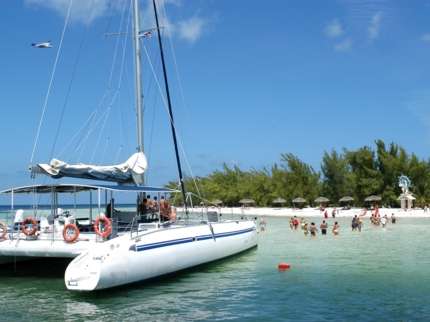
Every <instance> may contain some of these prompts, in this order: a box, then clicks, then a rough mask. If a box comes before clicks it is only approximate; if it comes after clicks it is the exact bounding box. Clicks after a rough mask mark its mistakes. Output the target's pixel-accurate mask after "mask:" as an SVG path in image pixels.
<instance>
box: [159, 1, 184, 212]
mask: <svg viewBox="0 0 430 322" xmlns="http://www.w3.org/2000/svg"><path fill="white" fill-rule="evenodd" d="M152 3H153V4H154V14H155V22H156V23H157V32H158V43H159V46H160V54H161V63H162V65H163V74H164V83H165V85H166V95H167V103H168V106H169V117H170V125H171V128H172V136H173V144H174V146H175V155H176V163H177V165H178V171H179V182H180V184H181V191H182V197H183V198H184V208H185V210H187V199H186V196H185V187H184V178H183V175H182V169H181V161H180V159H179V152H178V143H177V140H176V132H175V123H174V121H173V113H172V104H171V101H170V92H169V83H168V81H167V73H166V64H165V62H164V53H163V44H162V42H161V35H160V26H159V25H158V15H157V7H156V5H155V0H152Z"/></svg>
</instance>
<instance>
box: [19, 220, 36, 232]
mask: <svg viewBox="0 0 430 322" xmlns="http://www.w3.org/2000/svg"><path fill="white" fill-rule="evenodd" d="M29 221H30V222H31V223H32V224H33V230H32V231H28V230H27V228H25V225H27V224H28V223H29ZM21 225H22V226H21V228H22V232H23V233H24V234H26V235H27V236H33V235H34V234H35V233H36V231H37V222H36V220H34V219H33V218H30V217H28V218H25V219H24V221H23V222H22V224H21Z"/></svg>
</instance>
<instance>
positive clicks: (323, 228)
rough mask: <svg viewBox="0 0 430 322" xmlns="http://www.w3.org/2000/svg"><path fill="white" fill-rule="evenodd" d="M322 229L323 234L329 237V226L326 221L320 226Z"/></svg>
mask: <svg viewBox="0 0 430 322" xmlns="http://www.w3.org/2000/svg"><path fill="white" fill-rule="evenodd" d="M320 228H321V234H323V235H327V228H328V225H327V223H326V222H325V220H323V222H322V224H321V225H320Z"/></svg>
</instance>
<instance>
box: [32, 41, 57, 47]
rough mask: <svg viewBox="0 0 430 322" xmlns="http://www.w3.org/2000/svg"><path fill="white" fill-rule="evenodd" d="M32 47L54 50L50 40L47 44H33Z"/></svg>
mask: <svg viewBox="0 0 430 322" xmlns="http://www.w3.org/2000/svg"><path fill="white" fill-rule="evenodd" d="M31 45H32V46H34V47H37V48H52V46H51V41H50V40H49V41H47V42H41V43H40V44H31Z"/></svg>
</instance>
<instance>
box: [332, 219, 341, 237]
mask: <svg viewBox="0 0 430 322" xmlns="http://www.w3.org/2000/svg"><path fill="white" fill-rule="evenodd" d="M339 227H340V226H339V224H338V223H337V221H336V222H335V223H334V226H333V229H332V233H333V234H335V235H339Z"/></svg>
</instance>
